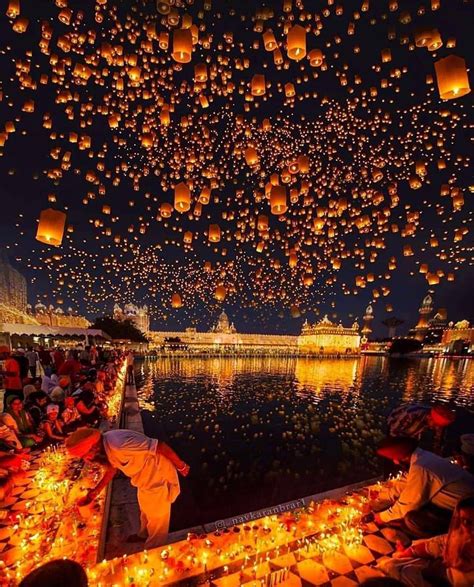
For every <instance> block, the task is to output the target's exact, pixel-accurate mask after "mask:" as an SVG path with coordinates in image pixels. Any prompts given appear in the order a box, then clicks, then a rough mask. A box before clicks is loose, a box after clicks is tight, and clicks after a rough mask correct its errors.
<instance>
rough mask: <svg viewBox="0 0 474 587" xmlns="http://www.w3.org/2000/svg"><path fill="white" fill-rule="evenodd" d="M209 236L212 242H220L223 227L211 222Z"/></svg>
mask: <svg viewBox="0 0 474 587" xmlns="http://www.w3.org/2000/svg"><path fill="white" fill-rule="evenodd" d="M208 238H209V241H210V242H211V243H218V242H219V241H220V240H221V228H220V226H219V225H218V224H210V225H209V232H208Z"/></svg>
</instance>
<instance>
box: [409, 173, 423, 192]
mask: <svg viewBox="0 0 474 587" xmlns="http://www.w3.org/2000/svg"><path fill="white" fill-rule="evenodd" d="M408 183H409V185H410V187H411V189H412V190H418V189H420V188H421V186H422V183H421V180H420V178H419V177H418V176H417V175H412V176H411V177H410V179H409V180H408Z"/></svg>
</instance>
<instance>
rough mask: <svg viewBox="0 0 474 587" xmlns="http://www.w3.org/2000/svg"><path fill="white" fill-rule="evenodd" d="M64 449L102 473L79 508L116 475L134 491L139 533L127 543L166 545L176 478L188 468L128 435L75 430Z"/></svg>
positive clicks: (150, 442)
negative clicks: (136, 498)
mask: <svg viewBox="0 0 474 587" xmlns="http://www.w3.org/2000/svg"><path fill="white" fill-rule="evenodd" d="M65 444H66V448H67V450H68V451H69V453H70V454H71V455H72V456H74V457H77V458H81V459H84V460H85V461H90V462H96V463H99V464H101V465H102V466H103V467H104V469H105V473H104V475H103V477H102V479H101V480H100V481H99V483H98V484H97V486H96V487H94V488H93V489H90V490H89V491H88V492H87V494H86V495H85V496H84V497H82V498H81V499H80V500H79V501H78V505H79V506H85V505H88V504H90V503H92V501H93V500H94V499H95V498H96V497H97V496H98V495H99V493H100V492H101V491H102V490H103V489H104V488H105V487H106V486H107V485H108V483H109V482H110V481H111V480H112V479H113V478H114V476H115V474H116V472H117V470H119V471H121V472H122V473H123V474H124V475H125V476H127V477H129V479H130V482H131V484H132V485H134V486H135V487H136V488H137V490H138V491H137V497H138V504H139V506H140V531H139V533H138V534H136V535H132V536H129V538H128V541H129V542H137V541H139V540H145V539H146V542H145V548H155V547H157V546H161V545H163V544H165V543H166V541H167V537H168V529H169V522H170V514H171V504H172V503H173V502H174V501H175V500H176V498H177V497H178V495H179V493H180V487H179V480H178V472H179V473H180V474H181V475H182V476H183V477H186V476H187V475H188V473H189V465H187V464H186V463H185V462H184V461H183V460H181V459H180V458H179V456H178V455H177V454H176V453H175V452H174V451H173V450H172V449H171V448H170V447H169V446H168V445H167V444H166V443H164V442H161V441H159V440H157V439H156V438H149V437H148V436H145V435H144V434H141V433H139V432H134V431H133V430H111V431H109V432H103V433H101V432H99V431H98V430H95V429H92V428H80V429H79V430H76V431H75V432H73V433H72V434H71V435H70V436H69V437H68V438H67V440H66V443H65Z"/></svg>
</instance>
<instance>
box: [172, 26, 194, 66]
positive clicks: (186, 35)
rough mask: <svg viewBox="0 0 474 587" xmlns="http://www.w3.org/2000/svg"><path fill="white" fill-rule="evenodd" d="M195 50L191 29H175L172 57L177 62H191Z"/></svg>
mask: <svg viewBox="0 0 474 587" xmlns="http://www.w3.org/2000/svg"><path fill="white" fill-rule="evenodd" d="M192 52H193V37H192V33H191V30H190V29H175V30H174V31H173V53H172V57H173V59H174V60H175V61H176V62H177V63H189V62H190V61H191V55H192Z"/></svg>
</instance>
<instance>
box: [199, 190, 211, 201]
mask: <svg viewBox="0 0 474 587" xmlns="http://www.w3.org/2000/svg"><path fill="white" fill-rule="evenodd" d="M210 200H211V188H209V187H204V188H202V190H201V193H200V195H199V201H200V202H201V204H204V205H207V204H209V202H210Z"/></svg>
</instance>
